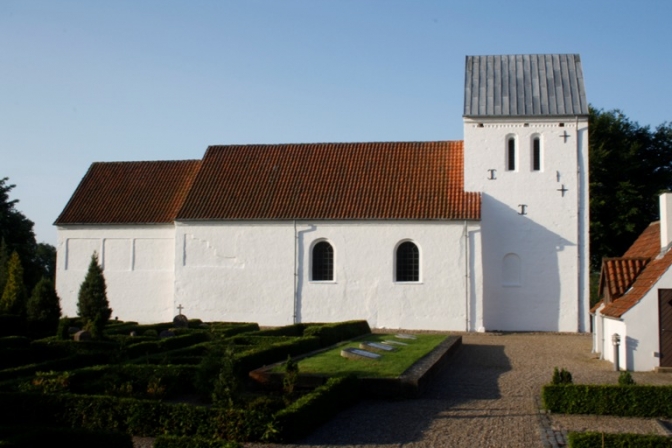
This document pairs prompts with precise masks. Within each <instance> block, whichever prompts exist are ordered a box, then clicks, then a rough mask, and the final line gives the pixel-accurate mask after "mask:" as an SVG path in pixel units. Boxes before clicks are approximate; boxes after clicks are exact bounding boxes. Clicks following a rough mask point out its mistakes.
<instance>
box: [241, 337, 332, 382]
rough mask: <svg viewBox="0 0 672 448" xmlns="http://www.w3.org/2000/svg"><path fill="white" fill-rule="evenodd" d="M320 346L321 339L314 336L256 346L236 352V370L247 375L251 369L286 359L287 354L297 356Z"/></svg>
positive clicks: (242, 374)
mask: <svg viewBox="0 0 672 448" xmlns="http://www.w3.org/2000/svg"><path fill="white" fill-rule="evenodd" d="M319 348H320V339H319V338H316V337H313V336H309V337H303V338H296V339H295V340H293V341H288V342H281V343H277V344H274V345H271V346H270V347H266V346H260V347H256V348H253V349H250V350H247V351H244V352H242V353H236V354H235V365H234V370H235V372H236V374H238V375H241V376H247V374H248V373H249V372H250V371H252V370H254V369H258V368H259V367H263V366H267V365H269V364H273V363H276V362H280V361H284V360H286V359H287V356H291V357H295V356H298V355H303V354H304V353H309V352H312V351H315V350H318V349H319Z"/></svg>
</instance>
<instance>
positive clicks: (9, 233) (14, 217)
mask: <svg viewBox="0 0 672 448" xmlns="http://www.w3.org/2000/svg"><path fill="white" fill-rule="evenodd" d="M7 181H8V178H6V177H5V178H0V246H2V241H4V246H5V249H4V250H5V251H6V252H5V253H7V254H8V253H11V252H14V251H16V252H17V253H18V254H19V259H20V260H21V265H22V266H23V269H24V281H25V288H26V290H28V291H31V290H32V289H33V287H34V286H35V285H36V284H37V282H38V281H39V280H40V279H41V278H42V277H49V278H52V279H53V277H54V269H53V266H54V263H55V259H56V258H55V255H56V249H55V248H54V247H53V246H51V245H49V244H43V243H42V244H39V245H38V244H37V243H36V241H35V233H34V231H33V226H34V223H33V222H32V221H31V220H29V219H28V218H26V217H25V216H24V215H23V214H22V213H21V212H19V211H18V210H16V204H17V203H18V202H19V200H18V199H13V200H10V199H9V194H10V192H11V191H12V189H14V187H15V186H16V185H12V184H8V183H7ZM2 252H3V251H2V250H1V249H0V286H3V285H2V283H3V278H2V277H3V273H2V270H3V266H2V258H3V255H2ZM3 289H4V286H3ZM1 290H2V289H0V291H1Z"/></svg>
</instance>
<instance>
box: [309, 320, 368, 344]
mask: <svg viewBox="0 0 672 448" xmlns="http://www.w3.org/2000/svg"><path fill="white" fill-rule="evenodd" d="M370 333H371V328H370V327H369V323H368V322H367V321H365V320H351V321H347V322H338V323H335V324H322V325H311V326H309V327H308V328H306V330H305V331H304V333H303V334H304V336H317V337H318V338H320V343H321V345H322V347H329V346H331V345H334V344H337V343H339V342H341V341H346V340H348V339H352V338H356V337H359V336H363V335H365V334H370Z"/></svg>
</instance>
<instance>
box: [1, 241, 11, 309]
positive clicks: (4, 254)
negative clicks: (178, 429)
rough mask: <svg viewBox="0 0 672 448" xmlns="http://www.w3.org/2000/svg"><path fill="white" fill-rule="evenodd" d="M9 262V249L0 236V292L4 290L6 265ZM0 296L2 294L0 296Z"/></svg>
mask: <svg viewBox="0 0 672 448" xmlns="http://www.w3.org/2000/svg"><path fill="white" fill-rule="evenodd" d="M8 264H9V249H8V248H7V243H6V242H5V239H4V238H0V293H2V291H4V290H5V283H7V265H8ZM0 297H2V296H0Z"/></svg>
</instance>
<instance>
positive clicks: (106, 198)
mask: <svg viewBox="0 0 672 448" xmlns="http://www.w3.org/2000/svg"><path fill="white" fill-rule="evenodd" d="M200 165H201V161H200V160H179V161H156V162H97V163H93V164H92V165H91V167H90V168H89V170H88V171H87V173H86V174H85V175H84V178H83V179H82V180H81V182H80V183H79V186H78V187H77V190H75V193H74V194H73V195H72V198H70V201H69V202H68V204H67V205H66V206H65V209H64V210H63V212H61V214H60V216H59V217H58V219H56V222H55V223H54V224H55V225H68V224H138V223H143V224H158V223H172V222H173V221H174V220H175V216H176V214H177V212H178V210H179V209H180V207H181V206H182V203H183V201H184V199H185V198H186V196H187V192H188V191H189V188H190V187H191V183H192V181H193V180H194V178H195V176H196V173H197V172H198V169H199V167H200Z"/></svg>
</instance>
